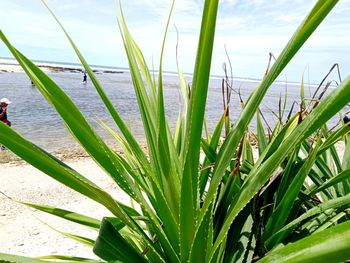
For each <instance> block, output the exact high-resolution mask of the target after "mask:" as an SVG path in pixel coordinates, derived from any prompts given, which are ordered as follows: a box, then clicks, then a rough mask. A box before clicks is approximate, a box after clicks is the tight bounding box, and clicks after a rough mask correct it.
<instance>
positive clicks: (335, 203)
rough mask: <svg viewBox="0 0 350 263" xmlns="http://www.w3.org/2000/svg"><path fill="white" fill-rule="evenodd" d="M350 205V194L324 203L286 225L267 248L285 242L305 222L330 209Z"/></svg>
mask: <svg viewBox="0 0 350 263" xmlns="http://www.w3.org/2000/svg"><path fill="white" fill-rule="evenodd" d="M349 205H350V194H347V195H346V196H343V197H339V198H334V199H332V200H329V201H327V202H324V203H322V204H320V205H318V206H315V207H314V208H312V209H310V210H308V211H307V212H306V213H304V214H302V215H301V216H299V217H298V218H296V219H294V220H293V221H292V222H290V223H288V224H287V225H285V226H284V227H283V228H281V229H280V230H278V231H277V232H276V233H274V234H273V235H272V236H271V237H270V238H269V239H268V240H267V241H266V242H265V245H266V246H267V247H273V246H275V245H276V244H278V243H280V242H281V241H283V240H284V238H285V237H286V236H287V235H288V234H289V233H290V232H291V231H293V229H295V228H296V227H297V226H298V225H299V224H300V223H301V222H302V221H303V220H305V219H307V218H310V217H313V216H315V215H318V214H321V213H323V212H325V211H327V210H329V209H336V208H341V207H344V206H345V207H349Z"/></svg>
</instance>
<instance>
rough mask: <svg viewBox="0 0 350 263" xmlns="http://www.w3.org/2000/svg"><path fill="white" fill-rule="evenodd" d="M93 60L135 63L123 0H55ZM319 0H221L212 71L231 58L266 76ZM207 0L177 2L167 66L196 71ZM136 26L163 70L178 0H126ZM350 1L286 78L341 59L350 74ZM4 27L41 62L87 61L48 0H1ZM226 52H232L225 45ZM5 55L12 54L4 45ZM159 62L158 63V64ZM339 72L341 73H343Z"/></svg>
mask: <svg viewBox="0 0 350 263" xmlns="http://www.w3.org/2000/svg"><path fill="white" fill-rule="evenodd" d="M47 3H48V5H49V6H50V8H51V9H52V10H53V12H54V13H55V14H56V15H57V17H58V18H59V20H60V21H61V22H62V24H63V25H64V26H65V28H66V30H67V31H68V33H69V34H70V36H71V37H72V38H73V40H74V41H75V43H76V44H77V46H78V48H79V49H80V51H81V52H82V53H83V55H84V57H85V58H86V60H87V61H88V63H90V64H91V65H103V66H113V67H127V66H128V63H127V59H126V56H125V53H124V48H123V45H122V40H121V37H120V33H119V29H118V25H117V16H118V14H119V8H118V4H117V1H115V0H79V1H71V0H47ZM315 3H316V1H315V0H294V1H290V0H278V1H277V0H274V1H267V0H265V1H264V0H249V1H248V0H245V1H244V0H221V1H220V2H219V11H218V18H217V28H216V35H215V43H214V51H213V60H212V65H211V74H212V75H223V63H226V64H228V57H229V59H230V62H231V65H232V72H233V76H234V77H244V78H256V79H261V78H262V76H263V74H264V72H265V70H266V67H267V64H268V58H269V52H271V53H272V54H273V55H274V56H275V57H277V56H278V55H279V54H280V52H281V51H282V49H283V47H284V46H285V44H286V43H287V41H288V40H289V38H290V37H291V36H292V34H293V33H294V32H295V30H296V29H297V27H298V26H299V25H300V23H301V22H302V20H303V19H304V17H305V16H306V15H307V14H308V12H309V11H310V10H311V8H312V6H313V5H314V4H315ZM203 6H204V1H203V0H176V2H175V7H174V13H173V16H172V18H171V22H170V28H169V33H168V36H167V42H166V48H165V54H166V55H165V57H164V63H163V65H164V66H163V68H164V70H166V71H176V44H177V33H176V29H177V30H178V33H179V38H178V61H179V66H180V68H181V70H182V71H183V72H186V73H192V72H193V69H194V64H195V58H196V49H197V45H198V37H199V31H200V23H201V16H202V11H203ZM122 7H123V11H124V15H125V18H126V21H127V24H128V26H129V29H130V31H131V33H132V35H133V37H134V38H135V40H136V42H137V43H138V45H139V47H140V48H141V50H142V51H143V53H144V56H145V58H146V60H147V62H148V65H149V66H150V67H151V68H152V67H153V66H154V67H155V68H158V66H159V56H160V50H161V44H162V39H163V34H164V30H165V25H166V22H167V17H168V14H169V11H170V7H171V0H124V1H122ZM349 14H350V0H340V1H339V3H338V4H337V5H336V6H335V8H334V9H333V10H332V11H331V13H330V14H329V15H328V16H327V17H326V19H325V21H324V22H323V23H322V24H321V26H320V27H319V28H318V29H317V30H316V31H315V32H314V34H313V35H312V36H311V37H310V38H309V40H308V41H307V43H306V44H305V45H304V46H303V47H302V48H301V50H300V52H299V53H298V54H297V55H296V56H295V57H294V58H293V60H292V61H291V63H290V64H289V65H288V66H287V68H286V69H285V70H284V71H283V72H282V73H281V75H280V76H279V80H286V81H294V82H300V81H301V78H302V75H303V74H304V78H305V81H308V82H310V83H319V82H320V81H321V80H322V78H323V77H324V76H325V75H326V74H327V73H328V71H329V69H330V68H331V67H332V65H333V64H334V63H338V64H339V66H340V71H341V75H342V78H345V77H347V76H348V74H349V72H350V16H349ZM0 29H1V30H2V31H3V33H4V34H5V35H6V37H7V38H8V39H9V40H10V42H11V43H12V44H13V45H14V46H15V47H16V48H17V49H19V50H20V51H21V52H22V53H24V54H25V55H26V56H27V57H29V58H30V59H33V60H43V61H57V62H64V63H79V61H78V59H77V57H76V55H75V54H74V52H73V50H72V48H71V47H70V45H69V43H68V41H67V39H66V38H65V36H64V35H63V33H62V31H61V30H60V28H59V26H58V25H57V23H56V22H55V21H54V19H53V18H52V16H51V15H50V14H49V12H48V11H47V10H46V9H45V7H44V6H43V4H42V3H41V1H40V0H1V1H0ZM225 50H226V51H225ZM226 52H227V53H226ZM0 57H11V55H10V53H9V52H8V50H7V49H6V47H5V46H4V45H3V43H0ZM152 65H153V66H152ZM331 77H333V78H334V79H337V75H336V74H333V75H332V76H331Z"/></svg>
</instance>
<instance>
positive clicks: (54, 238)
mask: <svg viewBox="0 0 350 263" xmlns="http://www.w3.org/2000/svg"><path fill="white" fill-rule="evenodd" d="M336 147H337V151H338V152H339V154H340V158H342V155H343V151H344V144H343V143H342V142H340V143H337V145H336ZM254 155H255V158H257V150H256V149H255V151H254ZM70 158H73V155H70ZM9 160H12V161H9V162H8V163H2V164H0V171H1V172H0V181H1V185H0V191H1V192H3V193H5V194H6V195H7V196H10V197H11V198H13V199H16V200H21V201H26V202H31V203H38V204H46V205H51V206H54V207H59V208H63V209H67V210H70V211H74V212H78V213H82V214H85V215H89V216H91V217H95V218H97V219H101V218H102V217H103V216H108V215H110V213H109V211H107V210H106V209H105V208H104V207H103V206H101V205H99V204H97V203H95V202H94V201H91V200H89V199H87V198H84V197H82V196H81V195H80V194H78V193H76V192H74V191H73V190H70V189H68V188H67V187H65V186H63V185H61V184H60V183H58V182H56V181H55V180H53V179H51V178H50V177H48V176H46V175H45V174H43V173H41V172H40V171H38V170H37V169H35V168H33V167H32V166H30V165H28V164H25V163H24V162H23V161H20V160H18V159H15V158H12V159H11V158H10V159H9ZM66 163H67V164H68V165H70V166H71V167H73V168H74V169H76V170H77V171H79V172H80V173H81V174H83V175H84V176H86V177H87V178H89V179H90V180H92V181H93V182H95V183H96V184H97V185H99V186H100V187H101V188H103V189H104V190H105V191H107V192H109V193H110V194H111V195H112V196H113V197H115V198H116V199H117V200H118V201H121V202H123V203H129V198H128V197H127V196H126V195H125V194H124V193H123V192H121V191H120V190H119V189H118V187H117V186H116V184H115V183H114V182H113V181H112V180H111V179H110V178H109V177H108V176H107V175H106V174H105V173H104V171H102V169H101V168H100V167H99V166H98V165H96V163H94V161H93V160H91V159H90V158H88V157H76V158H73V159H68V160H66ZM48 225H50V226H52V227H55V228H57V229H58V230H60V231H63V232H68V233H74V234H76V235H81V236H84V237H89V238H92V239H94V238H95V237H96V236H97V232H96V231H93V230H90V229H87V228H85V227H82V226H80V225H77V224H75V223H70V222H67V221H66V220H63V219H60V218H57V217H55V216H52V215H49V214H46V213H43V212H40V211H36V210H34V209H31V208H28V207H26V206H24V205H21V204H18V203H16V202H14V201H13V200H10V199H9V198H8V197H5V196H4V195H0V252H2V253H11V254H19V255H26V256H42V255H50V254H56V255H72V256H73V255H74V256H83V257H89V258H94V257H95V256H94V254H93V252H92V250H91V248H90V247H86V246H84V245H82V244H80V243H77V242H76V241H73V240H71V239H69V238H67V237H64V236H62V235H61V234H60V233H57V232H56V231H54V230H52V229H51V228H50V227H49V226H48Z"/></svg>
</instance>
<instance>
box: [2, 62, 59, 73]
mask: <svg viewBox="0 0 350 263" xmlns="http://www.w3.org/2000/svg"><path fill="white" fill-rule="evenodd" d="M54 66H55V67H56V65H54ZM39 67H40V68H41V69H42V70H43V71H44V72H45V73H50V72H54V71H56V70H55V69H54V68H52V67H50V66H49V65H40V66H39ZM57 67H59V66H57ZM61 67H62V66H61ZM1 71H2V72H24V70H23V69H22V67H21V66H20V65H19V64H18V63H17V62H16V61H14V60H9V59H0V72H1Z"/></svg>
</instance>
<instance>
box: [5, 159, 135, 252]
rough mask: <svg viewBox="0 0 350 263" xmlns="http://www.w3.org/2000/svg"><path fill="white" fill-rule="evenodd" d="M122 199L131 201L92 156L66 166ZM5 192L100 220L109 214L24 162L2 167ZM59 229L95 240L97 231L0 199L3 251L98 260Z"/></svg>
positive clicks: (17, 197)
mask: <svg viewBox="0 0 350 263" xmlns="http://www.w3.org/2000/svg"><path fill="white" fill-rule="evenodd" d="M67 163H68V164H69V165H70V166H72V167H73V168H74V169H76V170H77V171H79V172H80V173H82V174H83V175H84V176H86V177H88V178H89V179H90V180H93V181H94V182H95V183H96V184H98V185H99V186H100V187H102V188H103V189H104V190H106V191H108V192H110V193H111V194H112V195H113V196H114V197H115V198H117V199H118V200H119V201H121V202H124V203H128V201H129V199H128V197H127V196H125V195H124V194H123V193H122V192H121V191H119V190H118V187H117V186H116V184H115V183H114V182H113V181H112V180H111V179H110V178H109V177H108V176H107V175H106V174H105V173H104V172H103V171H102V170H101V168H100V167H99V166H97V165H96V164H95V163H94V162H93V161H92V160H91V159H90V158H78V159H75V160H71V161H68V162H67ZM0 171H1V172H0V181H1V185H0V191H1V192H3V193H5V194H6V195H8V196H10V197H11V198H13V199H16V200H21V201H26V202H31V203H38V204H47V205H51V206H54V207H59V208H63V209H67V210H70V211H74V212H79V213H82V214H85V215H89V216H91V217H95V218H98V219H101V218H102V217H103V216H107V215H110V213H109V212H108V211H107V210H106V209H105V208H104V207H103V206H101V205H99V204H97V203H95V202H94V201H92V200H89V199H87V198H84V197H82V196H81V195H80V194H78V193H76V192H74V191H73V190H70V189H68V188H67V187H65V186H63V185H61V184H60V183H58V182H56V181H55V180H53V179H51V178H50V177H48V176H46V175H45V174H43V173H41V172H40V171H38V170H37V169H35V168H33V167H32V166H30V165H27V164H23V163H22V162H18V161H16V162H12V163H7V164H0ZM48 225H49V226H52V227H55V228H57V229H58V230H60V231H63V232H68V233H74V234H76V235H81V236H85V237H89V238H92V239H94V238H95V237H96V235H97V232H96V231H94V230H90V229H87V228H85V227H82V226H80V225H77V224H75V223H70V222H67V221H66V220H63V219H61V218H58V217H55V216H52V215H49V214H46V213H43V212H40V211H36V210H34V209H31V208H28V207H26V206H24V205H21V204H18V203H16V202H14V201H12V200H10V199H8V198H7V197H5V196H4V195H0V252H2V253H11V254H19V255H25V256H43V255H50V254H56V255H72V256H73V255H74V256H83V257H94V254H93V253H92V251H91V248H90V247H86V246H84V245H82V244H80V243H77V242H76V241H74V240H71V239H69V238H67V237H64V236H62V235H61V234H60V233H58V232H56V231H54V230H52V229H51V228H50V227H49V226H48Z"/></svg>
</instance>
